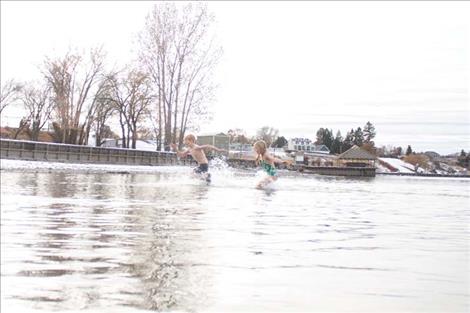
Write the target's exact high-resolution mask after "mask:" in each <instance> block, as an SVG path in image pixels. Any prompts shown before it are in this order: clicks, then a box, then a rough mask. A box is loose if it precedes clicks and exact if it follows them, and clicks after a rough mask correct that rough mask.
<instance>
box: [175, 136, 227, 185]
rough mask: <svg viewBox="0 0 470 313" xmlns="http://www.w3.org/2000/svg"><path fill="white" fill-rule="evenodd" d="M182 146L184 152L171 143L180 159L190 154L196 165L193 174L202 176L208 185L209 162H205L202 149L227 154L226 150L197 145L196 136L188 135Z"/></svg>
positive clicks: (205, 158)
mask: <svg viewBox="0 0 470 313" xmlns="http://www.w3.org/2000/svg"><path fill="white" fill-rule="evenodd" d="M184 145H185V146H186V147H188V149H186V150H185V151H179V150H178V149H177V147H176V144H174V143H172V144H171V148H172V149H173V151H175V152H176V155H177V156H178V157H180V158H182V157H185V156H187V155H188V154H191V156H192V157H193V159H194V160H196V162H197V163H198V167H196V168H194V173H195V174H199V175H201V176H203V177H204V178H205V179H206V181H207V182H208V183H209V182H210V181H211V174H210V173H209V162H208V161H207V157H206V154H205V153H204V149H208V150H215V151H218V152H227V150H224V149H219V148H217V147H214V146H212V145H201V146H199V145H197V144H196V136H194V135H193V134H188V135H186V136H185V137H184Z"/></svg>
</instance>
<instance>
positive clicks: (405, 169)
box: [379, 158, 415, 173]
mask: <svg viewBox="0 0 470 313" xmlns="http://www.w3.org/2000/svg"><path fill="white" fill-rule="evenodd" d="M379 159H380V160H381V161H383V162H385V163H388V164H389V165H391V166H393V167H394V168H396V169H397V170H398V172H399V173H415V171H414V166H413V164H410V163H407V162H404V161H402V160H400V159H394V158H379ZM381 167H383V166H381ZM387 172H390V170H388V169H387Z"/></svg>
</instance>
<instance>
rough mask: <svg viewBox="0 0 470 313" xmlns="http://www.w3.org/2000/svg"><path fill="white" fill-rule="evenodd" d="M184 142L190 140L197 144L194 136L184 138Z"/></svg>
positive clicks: (189, 135)
mask: <svg viewBox="0 0 470 313" xmlns="http://www.w3.org/2000/svg"><path fill="white" fill-rule="evenodd" d="M184 140H189V141H191V142H196V136H194V135H193V134H188V135H186V136H184Z"/></svg>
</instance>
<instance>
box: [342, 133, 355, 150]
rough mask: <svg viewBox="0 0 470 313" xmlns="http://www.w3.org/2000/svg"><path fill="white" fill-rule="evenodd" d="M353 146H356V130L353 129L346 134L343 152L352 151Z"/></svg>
mask: <svg viewBox="0 0 470 313" xmlns="http://www.w3.org/2000/svg"><path fill="white" fill-rule="evenodd" d="M353 145H354V129H352V128H351V130H350V131H349V132H348V133H347V134H346V137H345V138H344V141H343V144H342V149H341V150H342V151H343V152H345V151H346V150H349V149H351V147H352V146H353Z"/></svg>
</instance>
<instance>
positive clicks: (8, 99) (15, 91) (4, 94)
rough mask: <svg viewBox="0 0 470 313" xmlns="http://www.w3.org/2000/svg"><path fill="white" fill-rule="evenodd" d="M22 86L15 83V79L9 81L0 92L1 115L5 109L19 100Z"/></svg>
mask: <svg viewBox="0 0 470 313" xmlns="http://www.w3.org/2000/svg"><path fill="white" fill-rule="evenodd" d="M21 88H22V85H21V84H19V83H17V82H15V81H14V80H13V79H9V80H7V81H6V82H5V83H4V84H3V85H2V89H1V91H0V114H1V113H2V111H3V109H5V108H6V107H7V106H9V105H10V104H12V103H13V102H15V101H16V100H17V99H18V95H19V92H20V91H21Z"/></svg>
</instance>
